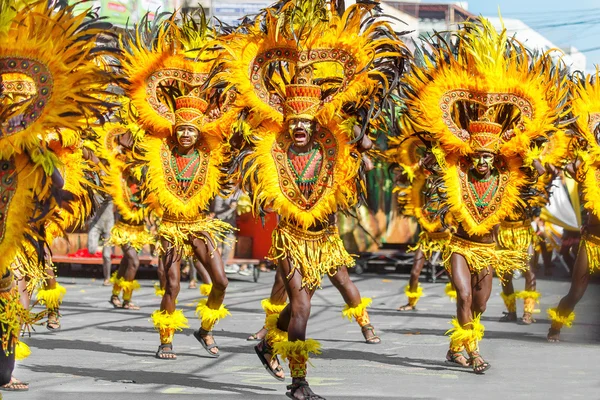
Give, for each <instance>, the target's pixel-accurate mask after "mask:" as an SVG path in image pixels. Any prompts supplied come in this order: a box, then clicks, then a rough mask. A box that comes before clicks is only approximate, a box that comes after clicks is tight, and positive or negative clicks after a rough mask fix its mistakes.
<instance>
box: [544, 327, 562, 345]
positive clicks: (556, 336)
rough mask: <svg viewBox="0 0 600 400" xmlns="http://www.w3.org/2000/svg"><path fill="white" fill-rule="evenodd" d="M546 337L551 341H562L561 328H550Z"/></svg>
mask: <svg viewBox="0 0 600 400" xmlns="http://www.w3.org/2000/svg"><path fill="white" fill-rule="evenodd" d="M546 339H547V340H548V342H549V343H558V342H560V330H558V329H552V328H550V329H548V336H546Z"/></svg>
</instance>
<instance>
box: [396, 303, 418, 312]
mask: <svg viewBox="0 0 600 400" xmlns="http://www.w3.org/2000/svg"><path fill="white" fill-rule="evenodd" d="M416 309H417V308H416V307H415V306H411V305H410V304H406V305H404V306H400V307H398V309H397V311H414V310H416Z"/></svg>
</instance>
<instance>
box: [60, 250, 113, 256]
mask: <svg viewBox="0 0 600 400" xmlns="http://www.w3.org/2000/svg"><path fill="white" fill-rule="evenodd" d="M67 257H71V258H102V252H101V251H97V252H96V253H95V254H90V252H89V251H88V249H79V250H77V251H76V252H75V253H71V254H67ZM122 257H123V256H118V255H116V254H111V256H110V258H122Z"/></svg>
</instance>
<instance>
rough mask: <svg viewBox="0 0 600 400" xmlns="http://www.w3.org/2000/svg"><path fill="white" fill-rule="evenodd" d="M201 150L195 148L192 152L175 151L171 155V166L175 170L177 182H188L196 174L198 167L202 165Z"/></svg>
mask: <svg viewBox="0 0 600 400" xmlns="http://www.w3.org/2000/svg"><path fill="white" fill-rule="evenodd" d="M199 160H200V152H199V151H198V149H195V150H194V152H193V153H192V154H187V155H183V154H179V153H178V152H177V151H175V152H174V153H173V154H172V156H171V168H173V171H175V179H177V182H179V183H183V184H184V185H185V184H188V183H189V182H191V181H192V180H193V179H194V176H196V172H197V171H198V167H199V166H200V162H199Z"/></svg>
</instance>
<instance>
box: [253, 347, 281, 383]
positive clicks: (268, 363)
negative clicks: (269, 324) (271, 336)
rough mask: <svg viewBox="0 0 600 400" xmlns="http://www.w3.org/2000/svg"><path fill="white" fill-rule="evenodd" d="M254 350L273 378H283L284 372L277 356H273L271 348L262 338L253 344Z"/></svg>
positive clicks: (279, 379)
mask: <svg viewBox="0 0 600 400" xmlns="http://www.w3.org/2000/svg"><path fill="white" fill-rule="evenodd" d="M254 351H256V355H257V356H258V358H259V359H260V361H261V362H262V364H263V366H264V367H265V369H266V370H267V372H268V373H269V374H271V376H272V377H273V378H275V379H277V380H278V381H283V380H285V373H284V372H283V367H282V366H281V364H280V363H279V359H278V358H277V356H273V349H272V348H271V347H270V346H269V345H268V344H267V343H266V342H265V341H264V340H261V341H260V343H259V344H257V345H256V346H254Z"/></svg>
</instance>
